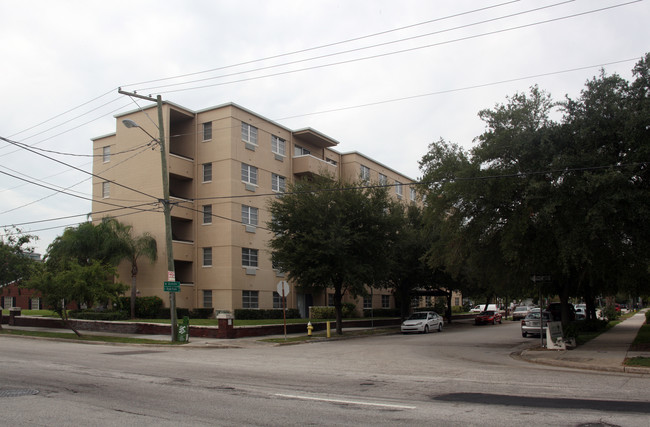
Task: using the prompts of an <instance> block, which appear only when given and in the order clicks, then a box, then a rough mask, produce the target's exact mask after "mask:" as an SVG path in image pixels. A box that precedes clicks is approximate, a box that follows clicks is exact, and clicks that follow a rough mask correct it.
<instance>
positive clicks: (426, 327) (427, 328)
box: [424, 325, 429, 334]
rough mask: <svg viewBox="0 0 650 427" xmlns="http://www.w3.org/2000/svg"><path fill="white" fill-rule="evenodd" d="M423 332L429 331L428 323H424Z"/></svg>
mask: <svg viewBox="0 0 650 427" xmlns="http://www.w3.org/2000/svg"><path fill="white" fill-rule="evenodd" d="M424 333H425V334H428V333H429V325H424Z"/></svg>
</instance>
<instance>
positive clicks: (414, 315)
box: [409, 313, 427, 320]
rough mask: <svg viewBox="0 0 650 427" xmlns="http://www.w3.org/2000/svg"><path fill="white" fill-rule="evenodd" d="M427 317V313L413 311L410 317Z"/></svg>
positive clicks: (412, 318)
mask: <svg viewBox="0 0 650 427" xmlns="http://www.w3.org/2000/svg"><path fill="white" fill-rule="evenodd" d="M426 318H427V313H413V314H411V317H409V320H416V319H426Z"/></svg>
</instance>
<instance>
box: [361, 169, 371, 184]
mask: <svg viewBox="0 0 650 427" xmlns="http://www.w3.org/2000/svg"><path fill="white" fill-rule="evenodd" d="M361 181H363V182H368V181H370V168H369V167H368V166H364V165H361Z"/></svg>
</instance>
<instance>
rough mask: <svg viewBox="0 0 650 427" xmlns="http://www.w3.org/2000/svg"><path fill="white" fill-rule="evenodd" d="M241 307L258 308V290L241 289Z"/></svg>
mask: <svg viewBox="0 0 650 427" xmlns="http://www.w3.org/2000/svg"><path fill="white" fill-rule="evenodd" d="M242 307H243V308H259V291H242Z"/></svg>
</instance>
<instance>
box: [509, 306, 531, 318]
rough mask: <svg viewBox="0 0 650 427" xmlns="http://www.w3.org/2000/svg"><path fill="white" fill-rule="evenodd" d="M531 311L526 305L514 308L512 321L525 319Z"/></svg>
mask: <svg viewBox="0 0 650 427" xmlns="http://www.w3.org/2000/svg"><path fill="white" fill-rule="evenodd" d="M532 309H533V308H532V307H529V306H527V305H520V306H517V307H515V309H514V310H513V311H512V320H521V319H525V318H526V316H528V313H530V311H531V310H532Z"/></svg>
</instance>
